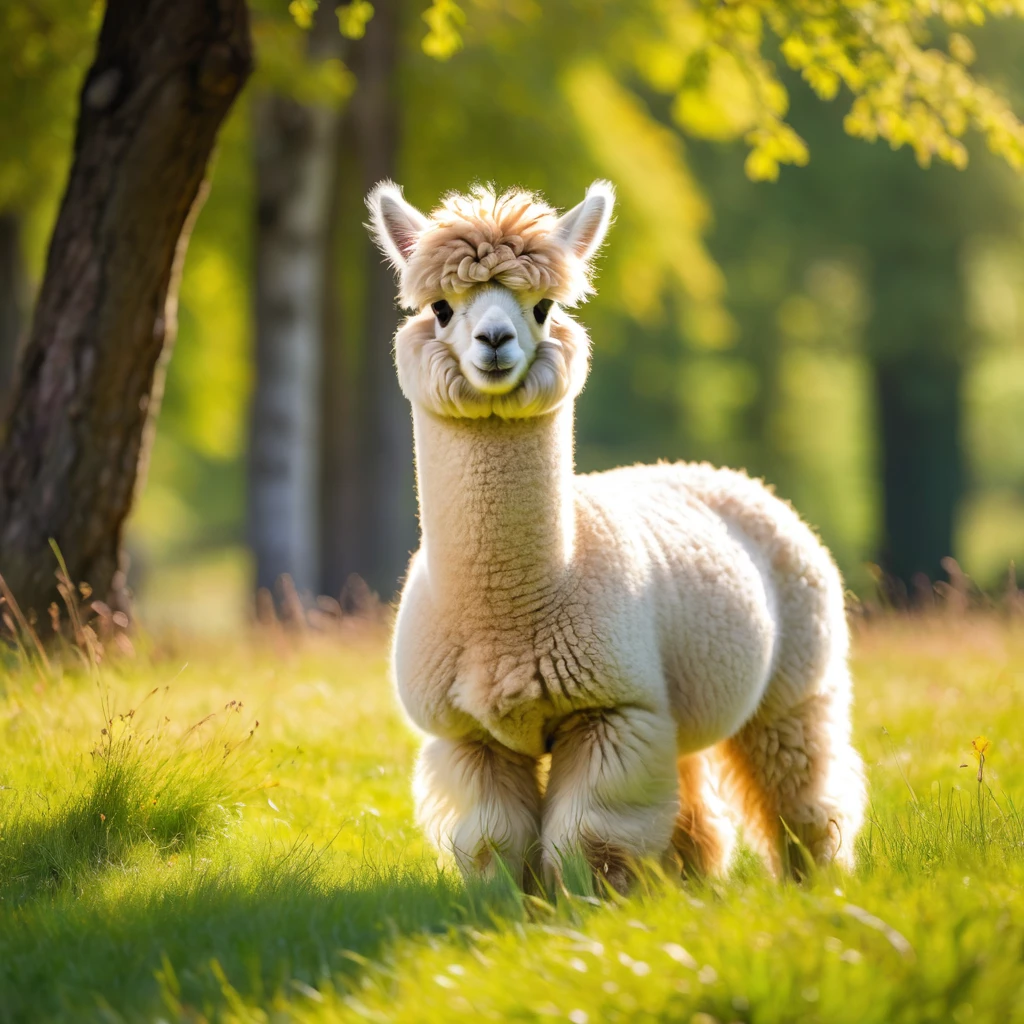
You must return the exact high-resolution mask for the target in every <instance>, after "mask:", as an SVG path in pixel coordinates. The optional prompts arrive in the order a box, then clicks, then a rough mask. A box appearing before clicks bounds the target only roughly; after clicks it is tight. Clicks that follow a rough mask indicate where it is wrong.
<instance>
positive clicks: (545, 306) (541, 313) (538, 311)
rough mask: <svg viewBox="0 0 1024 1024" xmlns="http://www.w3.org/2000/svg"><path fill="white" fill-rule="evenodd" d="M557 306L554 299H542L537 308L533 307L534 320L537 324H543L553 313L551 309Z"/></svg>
mask: <svg viewBox="0 0 1024 1024" xmlns="http://www.w3.org/2000/svg"><path fill="white" fill-rule="evenodd" d="M554 304H555V300H554V299H541V300H540V302H538V303H537V305H536V306H534V307H533V318H534V320H536V321H537V323H539V324H542V323H544V321H545V320H547V318H548V313H550V312H551V307H552V306H553V305H554Z"/></svg>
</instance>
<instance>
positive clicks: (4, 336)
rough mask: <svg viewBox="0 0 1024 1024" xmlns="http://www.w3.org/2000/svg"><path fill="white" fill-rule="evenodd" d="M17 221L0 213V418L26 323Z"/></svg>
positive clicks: (9, 215)
mask: <svg viewBox="0 0 1024 1024" xmlns="http://www.w3.org/2000/svg"><path fill="white" fill-rule="evenodd" d="M20 227H21V225H20V223H19V218H18V215H17V214H16V213H14V212H13V211H12V210H5V211H4V212H2V213H0V418H2V416H3V414H4V410H5V409H6V408H7V398H8V395H9V394H10V389H11V381H12V379H13V377H14V364H15V359H16V356H17V352H18V345H19V343H20V341H21V332H22V329H23V326H24V320H25V305H26V296H25V291H26V283H25V268H24V262H23V260H22V254H21V231H20Z"/></svg>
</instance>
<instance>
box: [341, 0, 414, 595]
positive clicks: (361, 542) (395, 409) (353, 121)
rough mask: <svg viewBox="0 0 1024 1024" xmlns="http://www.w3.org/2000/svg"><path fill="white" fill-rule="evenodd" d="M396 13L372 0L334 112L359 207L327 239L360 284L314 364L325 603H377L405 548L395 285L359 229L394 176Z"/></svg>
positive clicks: (406, 475)
mask: <svg viewBox="0 0 1024 1024" xmlns="http://www.w3.org/2000/svg"><path fill="white" fill-rule="evenodd" d="M400 14H401V5H400V4H399V3H398V2H397V0H378V2H377V3H375V4H374V14H373V18H372V20H371V21H370V23H369V25H368V26H367V32H366V36H365V37H364V38H363V39H362V40H360V41H358V42H357V43H356V44H355V45H354V46H353V48H352V53H351V65H352V68H353V71H354V72H355V75H356V92H355V94H354V95H353V97H352V99H351V100H350V102H349V105H348V107H347V109H346V112H345V124H344V127H343V137H344V142H345V148H346V149H347V150H348V152H347V153H346V154H345V156H346V166H345V171H346V172H347V173H346V174H345V178H346V180H343V181H342V182H341V189H342V192H343V193H351V192H352V191H353V190H354V191H356V192H358V196H352V195H348V196H343V197H342V202H341V203H339V206H338V214H339V215H340V218H341V220H340V223H339V222H336V228H337V229H338V230H340V231H342V232H344V233H345V234H346V235H347V236H348V238H349V242H348V244H346V245H345V246H344V248H345V251H346V252H347V253H349V254H351V257H350V258H351V259H352V260H353V262H354V263H355V264H356V266H354V267H349V268H346V269H345V271H344V272H345V273H346V275H352V276H354V277H356V278H357V279H358V280H359V282H360V288H361V291H362V295H361V299H362V301H361V302H359V303H358V307H359V308H358V309H357V310H356V311H355V312H356V314H357V315H355V316H352V315H350V316H348V317H344V318H340V317H338V318H336V319H344V320H345V321H346V323H347V324H348V325H349V330H353V325H355V326H354V337H349V338H347V339H339V338H338V337H337V336H335V337H333V338H330V337H329V338H327V339H326V341H327V344H328V346H329V347H328V351H327V357H326V361H325V366H326V369H327V371H328V372H327V373H325V386H326V388H327V389H329V390H328V393H327V396H326V399H325V444H326V447H325V461H324V475H323V508H324V522H323V549H324V575H323V576H322V586H323V589H324V590H325V592H327V593H330V594H335V595H336V594H338V593H339V592H340V591H341V590H342V588H343V587H344V585H345V583H346V581H347V579H348V577H349V576H350V575H351V574H357V575H359V576H362V577H363V578H364V579H365V580H366V581H367V582H368V583H369V584H370V586H371V587H372V588H373V589H374V590H376V591H377V592H378V593H379V594H380V595H381V596H382V597H384V598H385V599H386V600H387V599H390V598H391V596H392V595H393V594H394V592H395V589H396V586H397V584H398V582H399V579H400V577H401V575H402V573H403V572H404V571H405V567H406V565H407V563H408V560H409V554H410V552H411V550H412V549H413V548H414V547H415V545H416V518H415V516H416V512H415V509H416V506H415V495H414V491H413V463H412V424H411V419H410V414H409V407H408V403H407V402H406V401H405V399H404V398H403V396H402V393H401V391H400V389H399V387H398V380H397V378H396V376H395V367H394V362H393V358H392V344H391V342H392V337H393V335H394V332H395V328H396V326H397V323H398V310H397V309H396V306H395V281H394V277H393V275H392V272H391V270H390V268H389V267H388V266H387V265H386V264H385V263H384V262H383V261H382V260H381V258H380V255H379V253H378V252H377V251H376V249H375V247H374V246H373V245H372V243H371V242H370V241H369V238H368V236H367V234H366V232H365V230H364V229H363V227H362V222H363V221H364V220H365V217H366V209H365V207H364V206H363V204H362V197H363V196H365V195H366V193H367V191H368V190H369V189H370V187H371V186H373V185H374V184H376V183H377V182H378V181H380V180H381V179H382V178H389V177H394V176H395V165H396V154H397V149H398V136H399V125H398V90H397V77H396V69H397V51H398V36H399V29H400V21H401V18H400ZM345 348H347V349H348V352H347V353H346V352H345ZM353 350H355V351H353Z"/></svg>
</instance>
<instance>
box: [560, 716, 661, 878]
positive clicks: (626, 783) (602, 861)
mask: <svg viewBox="0 0 1024 1024" xmlns="http://www.w3.org/2000/svg"><path fill="white" fill-rule="evenodd" d="M678 785H679V783H678V778H677V775H676V769H675V726H674V724H673V723H672V721H671V719H670V716H669V715H667V714H664V713H660V714H659V713H657V712H653V711H648V710H645V709H642V708H637V707H622V708H615V709H610V710H594V711H585V712H579V713H577V714H574V715H571V716H570V717H569V718H568V719H566V721H565V722H563V723H562V725H561V726H560V727H559V729H558V732H557V733H556V735H555V737H554V744H553V747H552V751H551V773H550V776H549V777H548V787H547V792H546V794H545V801H544V815H543V824H542V844H543V857H544V869H545V875H546V877H547V879H548V881H549V882H551V881H553V880H554V879H555V878H558V877H560V875H561V869H562V862H563V860H564V859H565V858H568V857H572V856H575V855H579V854H582V855H583V856H584V857H585V858H586V859H587V862H588V863H589V864H590V867H591V869H592V870H593V871H594V873H595V874H597V875H598V876H599V877H602V878H604V879H605V880H606V881H607V882H608V883H609V884H610V885H611V886H612V887H613V888H615V889H617V890H618V891H620V892H621V891H624V890H625V889H626V888H628V886H629V883H630V881H631V879H632V877H633V870H632V869H633V866H634V865H635V863H636V861H637V860H638V859H640V858H642V857H657V858H661V857H663V856H664V855H665V854H666V852H667V851H668V849H669V844H670V841H671V837H672V828H673V825H674V822H675V817H676V814H677V811H678V807H679V803H678Z"/></svg>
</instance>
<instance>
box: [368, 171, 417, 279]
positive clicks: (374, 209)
mask: <svg viewBox="0 0 1024 1024" xmlns="http://www.w3.org/2000/svg"><path fill="white" fill-rule="evenodd" d="M366 205H367V208H368V209H369V211H370V220H371V223H370V224H367V227H368V228H369V229H370V234H371V235H373V239H374V241H375V242H376V243H377V245H378V246H380V250H381V252H383V253H384V255H385V256H387V258H388V259H389V260H390V261H391V263H392V265H393V266H394V268H395V269H396V270H397V271H399V273H401V271H402V269H403V268H404V267H405V264H406V262H407V261H408V259H409V255H410V254H411V253H412V251H413V249H414V248H415V247H416V242H417V241H418V240H419V236H420V234H421V233H422V232H424V231H426V229H427V228H428V227H430V221H429V220H427V218H426V217H424V216H423V214H422V213H420V211H419V210H417V209H416V207H415V206H412V205H411V204H409V203H407V202H406V201H405V200H404V199H403V198H402V189H401V188H400V187H399V186H398V185H396V184H395V183H394V182H393V181H382V182H380V183H379V184H377V185H375V186H374V187H373V188H372V189H371V191H370V194H369V195H368V196H367V197H366Z"/></svg>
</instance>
